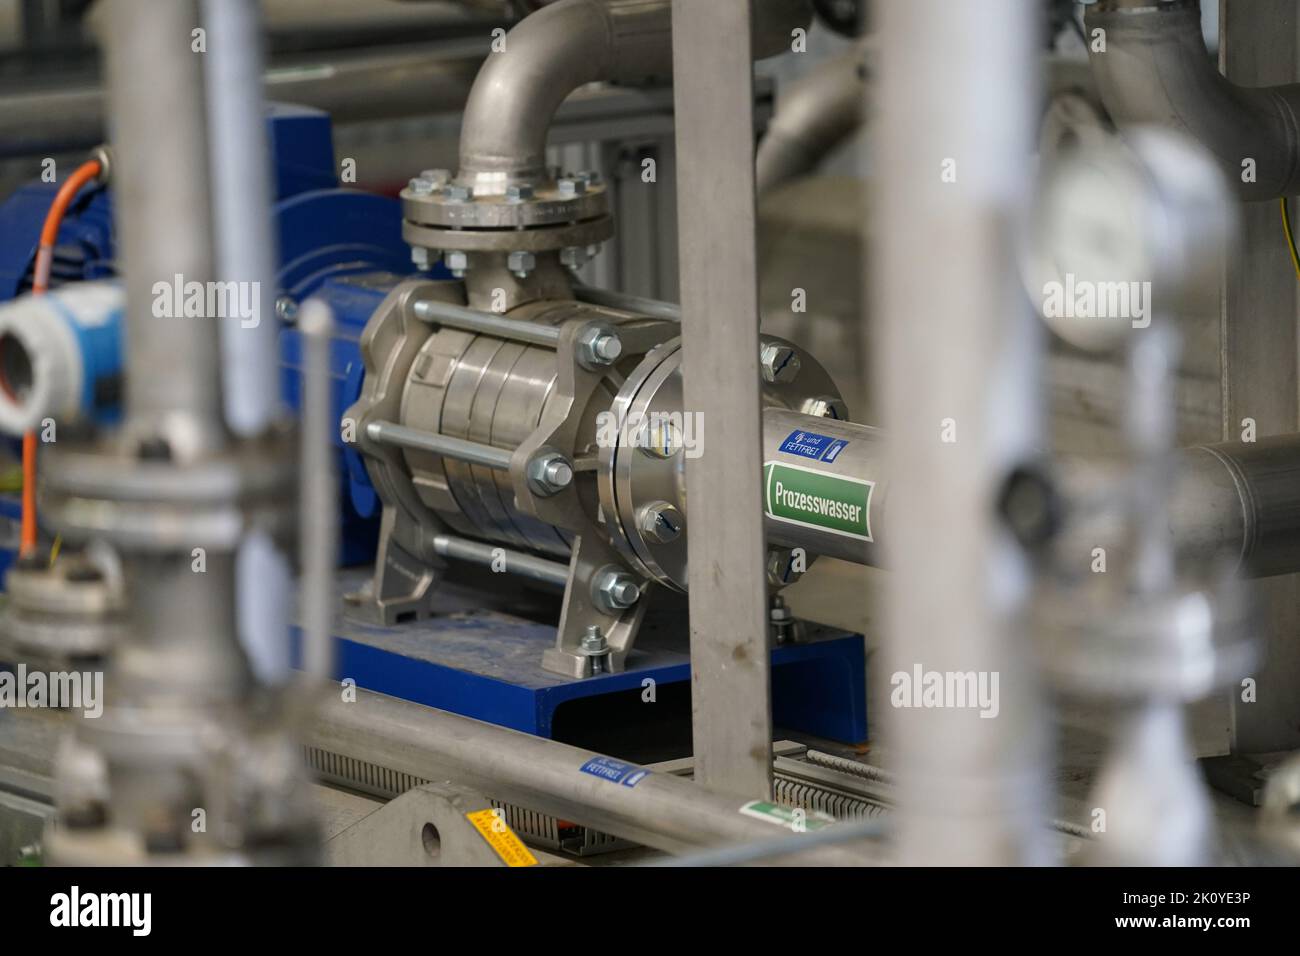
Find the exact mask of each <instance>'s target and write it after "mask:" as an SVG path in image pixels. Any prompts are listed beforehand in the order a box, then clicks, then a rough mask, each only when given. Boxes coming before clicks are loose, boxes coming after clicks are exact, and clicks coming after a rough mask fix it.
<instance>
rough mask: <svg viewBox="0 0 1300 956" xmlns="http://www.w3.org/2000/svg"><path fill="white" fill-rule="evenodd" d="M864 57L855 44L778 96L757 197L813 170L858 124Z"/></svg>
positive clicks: (763, 147) (760, 162)
mask: <svg viewBox="0 0 1300 956" xmlns="http://www.w3.org/2000/svg"><path fill="white" fill-rule="evenodd" d="M865 53H866V47H865V44H859V45H857V46H854V47H852V48H850V49H848V50H846V51H844V52H843V53H841V54H840V55H839V56H836V57H832V58H831V59H829V60H827V61H826V62H825V63H823V64H821V65H820V66H818V67H817V69H815V70H814V71H813V72H812V73H809V74H808V75H807V76H805V77H802V78H801V79H799V80H798V81H797V82H795V83H794V84H793V85H791V86H790V87H789V88H788V89H785V88H783V89H781V90H780V91H779V92H778V95H777V101H776V114H775V115H774V116H773V117H772V121H771V122H770V123H769V124H768V126H767V132H766V133H765V134H764V135H763V139H762V142H760V143H759V146H758V158H757V160H756V169H757V187H758V193H759V195H762V194H764V193H766V192H770V191H771V190H772V189H775V188H776V187H777V186H779V185H781V183H784V182H786V181H788V180H791V179H794V178H795V177H796V176H801V175H803V174H804V173H807V172H810V171H811V170H813V169H815V168H816V166H817V164H818V163H819V162H820V161H821V160H822V159H823V158H824V157H825V156H826V154H828V153H829V152H830V151H831V150H833V149H834V148H835V147H836V146H838V145H839V144H840V143H842V142H844V141H845V140H846V139H848V138H849V136H851V135H852V134H853V132H854V131H855V130H857V129H858V127H859V126H861V125H862V114H863V112H864V111H865V100H864V98H863V88H864V86H865V85H866V78H867V76H866V65H865V63H864V62H863V57H864V55H865Z"/></svg>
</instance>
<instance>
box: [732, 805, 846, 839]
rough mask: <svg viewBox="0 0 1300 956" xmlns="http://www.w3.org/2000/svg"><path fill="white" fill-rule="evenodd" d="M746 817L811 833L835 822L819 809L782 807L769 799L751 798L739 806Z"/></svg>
mask: <svg viewBox="0 0 1300 956" xmlns="http://www.w3.org/2000/svg"><path fill="white" fill-rule="evenodd" d="M740 812H741V813H743V814H744V815H745V816H747V817H756V818H757V819H759V820H764V821H766V822H767V823H775V824H777V825H778V826H783V827H789V828H790V829H791V830H794V831H795V832H796V833H811V832H812V831H813V830H820V829H821V828H822V827H828V826H830V825H831V824H832V823H834V822H835V818H834V817H832V816H828V815H827V814H825V813H822V812H821V811H819V810H804V809H801V808H797V807H783V806H781V804H779V803H773V802H772V801H770V800H751V801H749V803H747V804H745V805H744V806H742V807H741V808H740Z"/></svg>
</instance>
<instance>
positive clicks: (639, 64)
mask: <svg viewBox="0 0 1300 956" xmlns="http://www.w3.org/2000/svg"><path fill="white" fill-rule="evenodd" d="M811 19H812V8H811V6H810V4H809V2H808V0H756V3H755V7H754V20H753V24H754V26H753V50H754V55H755V56H756V57H765V56H771V55H773V54H775V53H779V52H782V51H784V50H787V49H790V46H791V42H792V38H793V33H794V31H795V30H796V29H798V28H800V27H806V26H807V25H808V23H809V22H811ZM672 63H673V55H672V0H558V2H556V3H551V4H548V5H547V6H545V7H542V8H541V9H540V10H538V11H537V12H536V13H533V14H530V15H529V16H527V17H525V18H524V19H523V20H522V21H520V22H519V23H518V24H517V25H516V26H515V28H514V29H513V30H511V31H510V32H509V33H508V34H506V36H505V40H504V45H503V47H502V49H501V50H500V51H499V52H494V53H492V54H491V55H490V56H489V57H488V60H487V62H486V63H485V64H484V65H483V68H482V69H481V70H480V71H479V74H478V77H477V79H475V81H474V86H473V88H472V89H471V91H470V95H469V101H468V103H467V104H466V106H465V119H464V124H463V126H462V129H461V146H460V179H461V181H462V182H464V183H465V184H466V185H471V186H473V187H474V190H475V193H476V194H481V195H493V194H499V193H502V192H504V191H505V188H506V186H507V185H508V184H509V183H511V182H517V181H521V180H529V179H542V178H544V176H545V166H546V160H545V157H546V134H547V131H548V129H549V128H550V125H551V121H552V119H553V118H554V116H555V111H556V110H557V109H559V107H560V104H561V103H563V102H564V100H565V98H566V97H567V96H568V95H569V94H570V93H572V92H573V91H574V90H576V89H578V87H580V86H583V85H585V84H587V83H593V82H596V81H601V80H603V81H609V82H614V83H644V82H646V81H648V80H653V79H665V78H667V77H669V76H671V74H672Z"/></svg>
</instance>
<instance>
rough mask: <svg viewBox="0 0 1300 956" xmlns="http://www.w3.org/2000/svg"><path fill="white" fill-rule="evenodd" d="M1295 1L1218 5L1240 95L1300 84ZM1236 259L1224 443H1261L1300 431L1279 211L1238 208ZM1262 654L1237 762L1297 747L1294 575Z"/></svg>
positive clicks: (1299, 584) (1286, 580)
mask: <svg viewBox="0 0 1300 956" xmlns="http://www.w3.org/2000/svg"><path fill="white" fill-rule="evenodd" d="M1295 14H1296V3H1295V0H1261V2H1256V3H1242V2H1235V3H1222V4H1221V5H1220V18H1221V19H1220V30H1219V35H1220V41H1219V56H1220V61H1221V63H1220V65H1221V67H1222V68H1223V70H1224V71H1225V73H1226V74H1227V77H1228V79H1229V80H1231V81H1232V82H1235V83H1239V84H1243V85H1246V86H1258V85H1264V84H1273V83H1294V82H1295V80H1296V78H1297V38H1296V31H1295V30H1294V29H1292V30H1284V29H1278V28H1277V27H1278V25H1279V24H1286V23H1294V22H1295ZM1241 211H1242V244H1241V253H1240V254H1239V255H1237V256H1234V257H1233V258H1232V259H1231V261H1230V262H1229V264H1228V269H1227V278H1226V283H1225V287H1224V295H1223V311H1222V325H1221V329H1222V342H1223V358H1222V362H1223V365H1222V381H1223V428H1224V437H1225V438H1226V439H1227V440H1230V441H1233V440H1237V439H1239V438H1240V437H1241V430H1242V427H1243V425H1242V420H1243V419H1245V418H1252V419H1254V421H1255V423H1256V428H1257V431H1258V435H1259V436H1260V437H1263V436H1266V435H1274V434H1279V433H1286V432H1294V431H1296V430H1297V429H1298V428H1300V402H1298V401H1297V361H1296V355H1297V342H1298V336H1297V298H1298V296H1297V286H1296V281H1295V276H1294V274H1293V271H1292V269H1291V268H1290V262H1289V258H1288V253H1287V246H1286V239H1285V236H1284V235H1283V232H1282V224H1281V222H1280V221H1279V214H1278V209H1277V205H1276V204H1275V203H1260V204H1247V205H1244V206H1243V207H1242V210H1241ZM1256 594H1257V596H1258V599H1259V602H1260V605H1261V614H1262V616H1261V622H1260V623H1261V625H1262V626H1261V628H1260V634H1261V636H1262V638H1263V641H1264V645H1263V647H1262V653H1261V657H1260V662H1259V666H1258V667H1257V669H1256V673H1255V674H1254V675H1253V676H1255V678H1256V680H1257V696H1256V699H1255V700H1254V701H1253V702H1250V703H1247V702H1243V701H1242V699H1241V696H1242V695H1241V688H1240V687H1237V688H1235V689H1234V691H1233V693H1232V704H1231V706H1232V711H1231V721H1230V731H1229V732H1230V738H1231V750H1232V752H1233V753H1234V754H1258V753H1264V752H1269V751H1278V750H1292V749H1295V748H1297V747H1300V642H1298V641H1297V640H1296V632H1297V628H1298V627H1300V575H1294V574H1292V575H1287V576H1285V577H1278V578H1272V579H1269V580H1267V581H1259V582H1257V583H1256Z"/></svg>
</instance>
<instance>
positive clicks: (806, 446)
mask: <svg viewBox="0 0 1300 956" xmlns="http://www.w3.org/2000/svg"><path fill="white" fill-rule="evenodd" d="M847 444H848V442H847V441H845V440H844V439H842V438H832V437H831V436H830V435H818V434H817V433H816V432H799V431H796V432H791V433H790V436H789V437H788V438H787V439H786V440H785V441H783V442H781V448H780V450H781V451H783V452H785V453H786V454H787V455H798V456H799V457H800V458H811V459H812V460H813V461H834V460H835V459H836V458H838V457H839V456H840V452H842V451H843V450H844V446H845V445H847Z"/></svg>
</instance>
